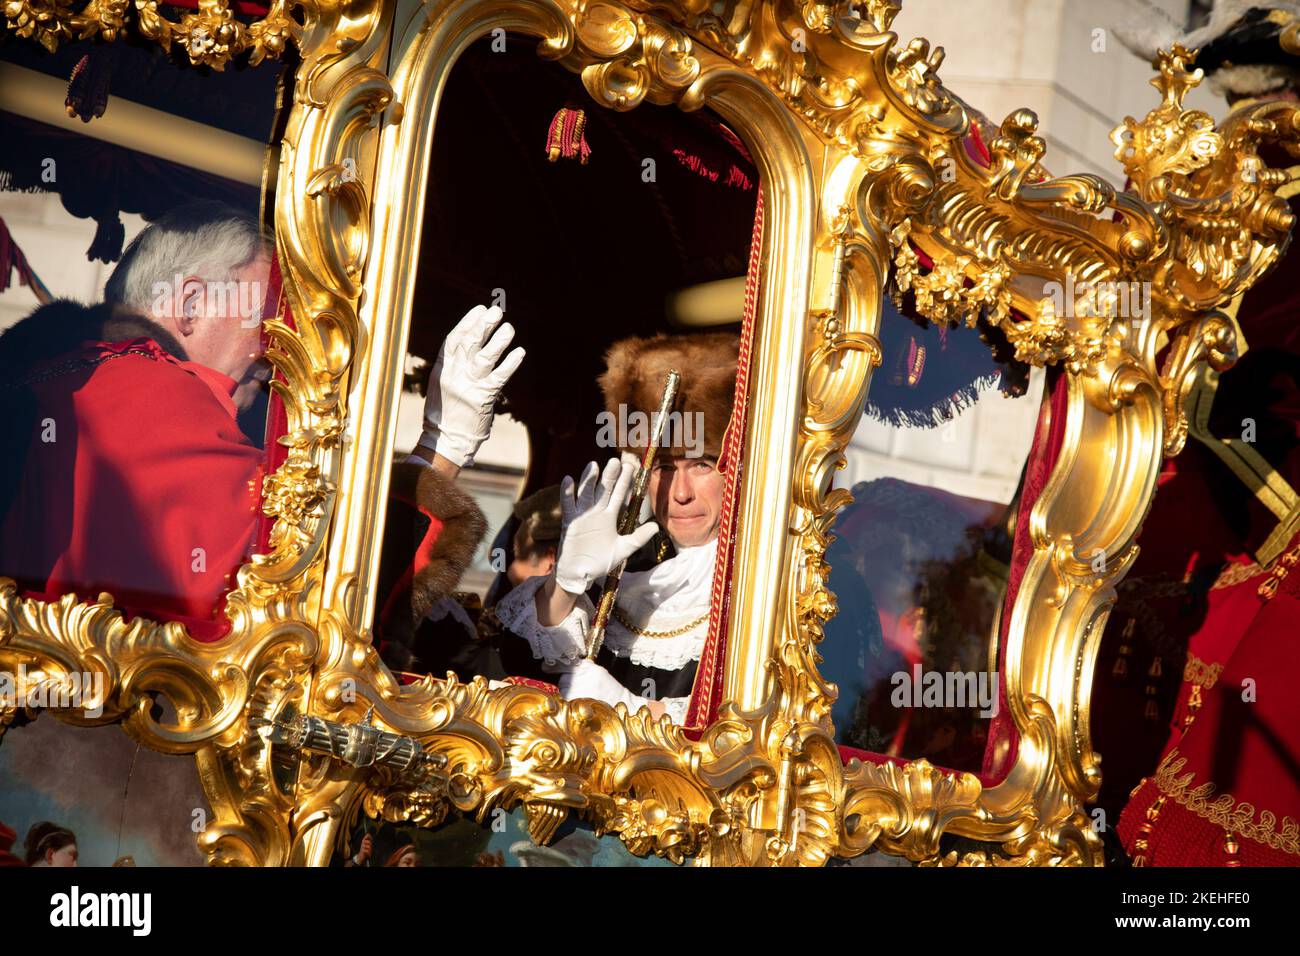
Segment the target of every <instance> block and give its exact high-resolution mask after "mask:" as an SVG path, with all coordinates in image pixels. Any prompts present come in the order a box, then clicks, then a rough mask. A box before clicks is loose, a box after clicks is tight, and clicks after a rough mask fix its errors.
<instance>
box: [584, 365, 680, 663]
mask: <svg viewBox="0 0 1300 956" xmlns="http://www.w3.org/2000/svg"><path fill="white" fill-rule="evenodd" d="M681 380H682V376H681V373H680V372H678V371H677V369H675V368H673V369H669V370H668V377H667V378H666V379H664V394H663V398H661V399H660V400H659V411H657V412H655V417H654V421H653V422H652V423H651V425H650V442H649V444H647V445H646V449H645V452H644V453H643V454H642V455H641V470H640V471H639V472H637V476H636V481H635V482H633V483H632V496H631V497H630V498H628V500H627V504H626V505H624V506H623V510H622V511H621V512H619V516H618V533H619V534H631V533H632V532H633V531H635V530H636V525H637V518H639V517H640V516H641V503H642V502H643V501H645V493H646V489H647V488H649V487H650V468H651V466H652V465H654V460H655V454H656V453H657V452H658V451H659V442H660V440H661V439H662V438H663V434H664V423H665V422H667V421H668V410H669V409H670V408H672V405H673V400H674V399H675V398H676V397H677V386H678V385H679V384H680V383H681ZM625 567H627V560H626V559H624V560H622V561H620V562H619V563H618V564H617V565H616V566H615V567H614V569H613V570H611V571H610V572H609V574H607V575H605V587H604V588H603V589H602V590H601V592H600V603H599V604H598V605H596V618H595V620H594V621H592V624H591V647H590V649H589V650H588V651H587V660H589V661H594V660H595V659H596V655H597V654H599V653H600V646H601V645H602V644H604V643H605V625H607V624H608V623H609V616H610V614H611V613H613V611H614V599H615V598H616V597H617V596H618V579H619V578H621V577H622V576H623V569H624V568H625Z"/></svg>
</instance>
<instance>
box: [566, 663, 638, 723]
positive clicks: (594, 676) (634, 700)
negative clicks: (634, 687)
mask: <svg viewBox="0 0 1300 956" xmlns="http://www.w3.org/2000/svg"><path fill="white" fill-rule="evenodd" d="M558 684H559V687H560V696H561V697H563V698H564V699H565V700H577V699H578V698H580V697H581V698H586V699H589V700H599V701H604V702H605V703H606V704H609V706H611V707H613V706H614V705H615V704H617V703H620V702H622V703H623V704H625V705H626V706H627V709H628V710H629V711H632V712H633V713H635V712H636V711H638V710H640V709H641V707H642V705H643V704H644V703H645V700H644V699H642V698H640V697H637V696H636V695H635V694H633V693H632V692H631V691H630V690H628V689H627V688H626V687H624V686H623V685H622V684H620V683H619V682H618V681H616V680H615V679H614V678H613V676H612V675H611V674H610V672H609V671H607V670H605V668H603V667H601V666H600V665H599V664H597V663H594V662H593V661H589V660H587V659H586V658H583V659H582V660H580V661H578V662H577V663H576V664H572V665H569V666H567V667H565V669H564V672H563V673H561V674H560V677H559V681H558Z"/></svg>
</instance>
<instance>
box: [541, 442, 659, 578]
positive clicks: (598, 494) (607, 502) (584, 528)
mask: <svg viewBox="0 0 1300 956" xmlns="http://www.w3.org/2000/svg"><path fill="white" fill-rule="evenodd" d="M636 470H637V466H636V465H627V464H624V463H623V462H621V461H619V460H618V459H617V458H611V459H610V460H609V461H608V462H606V463H605V470H604V471H603V472H602V473H601V475H600V480H599V482H598V481H597V480H596V463H595V462H592V463H591V464H589V465H588V466H587V469H586V471H584V472H583V475H582V483H581V484H580V485H579V486H578V492H577V495H576V496H575V495H574V492H573V479H572V478H570V477H569V476H568V475H565V476H564V480H563V481H562V482H560V522H561V526H562V527H563V529H564V530H563V531H562V532H561V535H560V549H559V554H558V556H557V557H556V559H555V583H556V584H558V585H559V586H560V587H562V588H563V589H564V590H565V591H568V592H569V593H570V594H583V593H585V592H586V590H587V588H589V587H591V585H592V584H593V583H595V581H596V580H597V579H599V578H602V577H604V576H605V575H606V574H608V573H609V572H610V571H611V570H613V569H614V568H615V567H616V566H618V564H619V563H620V562H622V561H626V560H627V559H628V558H629V557H631V556H632V554H633V553H635V552H636V550H637V549H638V548H640V547H642V546H643V545H644V544H645V543H646V542H648V541H649V540H650V539H651V538H653V537H654V536H655V532H656V531H657V530H658V529H657V526H656V525H655V523H654V522H653V521H647V522H645V523H644V524H642V525H641V526H640V527H638V528H637V529H636V530H635V531H633V532H632V533H631V534H622V535H621V534H619V533H618V513H619V511H620V510H621V509H622V507H623V505H624V503H625V502H626V501H627V498H628V495H629V493H630V492H631V490H632V481H633V479H634V478H635V477H636Z"/></svg>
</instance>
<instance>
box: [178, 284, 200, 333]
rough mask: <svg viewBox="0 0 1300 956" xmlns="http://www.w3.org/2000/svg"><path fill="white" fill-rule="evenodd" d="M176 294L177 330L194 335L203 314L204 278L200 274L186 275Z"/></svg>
mask: <svg viewBox="0 0 1300 956" xmlns="http://www.w3.org/2000/svg"><path fill="white" fill-rule="evenodd" d="M176 296H177V298H176V309H175V315H176V331H177V332H179V333H180V334H181V335H192V334H193V333H194V329H195V327H196V326H197V324H198V321H199V319H200V318H201V317H202V316H203V280H202V279H200V278H199V277H198V276H186V277H185V279H184V280H183V281H182V282H181V287H180V288H179V289H178V290H177V291H176Z"/></svg>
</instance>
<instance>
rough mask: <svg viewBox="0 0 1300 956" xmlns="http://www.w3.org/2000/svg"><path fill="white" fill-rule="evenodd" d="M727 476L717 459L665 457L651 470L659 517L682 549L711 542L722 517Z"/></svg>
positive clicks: (656, 515)
mask: <svg viewBox="0 0 1300 956" xmlns="http://www.w3.org/2000/svg"><path fill="white" fill-rule="evenodd" d="M723 485H724V481H723V477H722V474H721V472H719V471H718V463H717V460H716V459H714V458H664V457H661V458H659V460H658V461H657V462H656V464H655V467H654V470H653V471H652V472H651V473H650V492H649V493H650V501H651V503H652V504H653V506H654V513H655V520H656V521H658V522H659V527H661V528H663V529H664V531H665V532H667V534H668V537H669V538H671V539H672V542H673V544H674V545H676V546H677V547H679V548H694V547H697V546H699V545H701V544H708V543H709V542H710V541H712V540H713V538H714V537H715V536H716V535H717V533H718V520H719V519H720V518H721V517H722V490H723Z"/></svg>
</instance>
